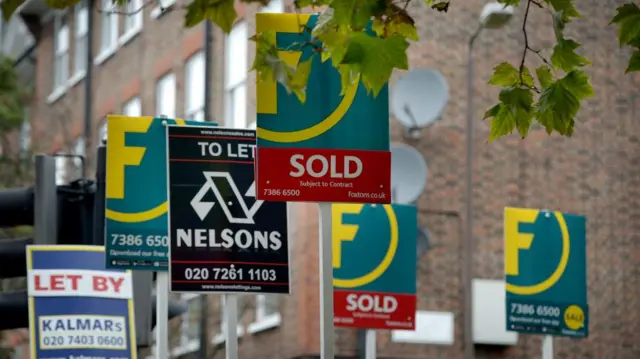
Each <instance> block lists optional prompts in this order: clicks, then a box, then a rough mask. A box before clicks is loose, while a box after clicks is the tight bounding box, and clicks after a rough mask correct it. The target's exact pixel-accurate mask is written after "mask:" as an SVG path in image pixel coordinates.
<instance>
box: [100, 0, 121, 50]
mask: <svg viewBox="0 0 640 359" xmlns="http://www.w3.org/2000/svg"><path fill="white" fill-rule="evenodd" d="M114 9H115V5H113V4H112V3H111V0H102V12H100V53H101V54H100V55H102V56H106V55H104V54H107V53H111V52H113V51H115V50H116V48H117V46H118V43H117V40H118V16H117V14H115V13H113V10H114ZM100 55H98V56H99V57H100Z"/></svg>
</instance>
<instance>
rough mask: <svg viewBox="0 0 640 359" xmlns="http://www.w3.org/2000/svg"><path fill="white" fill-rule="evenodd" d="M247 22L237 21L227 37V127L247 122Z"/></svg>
mask: <svg viewBox="0 0 640 359" xmlns="http://www.w3.org/2000/svg"><path fill="white" fill-rule="evenodd" d="M247 45H248V40H247V24H246V23H245V22H241V23H238V24H237V25H236V26H235V27H234V28H233V29H232V30H231V33H230V34H229V36H228V37H227V43H226V60H225V62H226V71H225V74H226V79H225V102H226V106H225V119H226V124H227V126H229V127H234V128H243V127H245V126H246V124H247V123H246V122H247V105H246V102H247V85H246V80H247Z"/></svg>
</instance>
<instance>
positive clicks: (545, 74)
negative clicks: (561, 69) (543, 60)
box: [536, 65, 553, 89]
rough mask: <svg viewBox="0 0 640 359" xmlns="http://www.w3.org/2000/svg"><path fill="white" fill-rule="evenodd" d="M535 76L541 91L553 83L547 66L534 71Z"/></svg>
mask: <svg viewBox="0 0 640 359" xmlns="http://www.w3.org/2000/svg"><path fill="white" fill-rule="evenodd" d="M536 76H537V77H538V82H539V83H540V87H542V88H543V89H544V88H547V87H549V86H551V84H552V83H553V75H552V74H551V69H550V68H549V66H547V65H542V66H540V67H538V68H537V69H536Z"/></svg>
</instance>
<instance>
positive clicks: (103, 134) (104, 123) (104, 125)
mask: <svg viewBox="0 0 640 359" xmlns="http://www.w3.org/2000/svg"><path fill="white" fill-rule="evenodd" d="M100 140H101V141H103V142H104V141H106V140H107V118H106V117H105V119H104V120H103V121H102V126H100Z"/></svg>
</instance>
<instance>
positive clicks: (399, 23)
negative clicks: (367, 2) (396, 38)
mask: <svg viewBox="0 0 640 359" xmlns="http://www.w3.org/2000/svg"><path fill="white" fill-rule="evenodd" d="M371 29H372V30H373V31H374V32H375V33H376V34H377V35H378V36H382V37H390V36H393V35H402V36H404V37H405V38H407V39H411V40H416V41H417V40H418V30H417V29H416V27H415V22H414V20H413V18H412V17H411V16H410V15H409V13H408V12H407V11H406V10H405V9H403V8H401V7H399V6H397V5H392V6H391V7H390V8H389V11H387V14H386V16H385V17H384V18H374V19H373V24H372V26H371Z"/></svg>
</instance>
